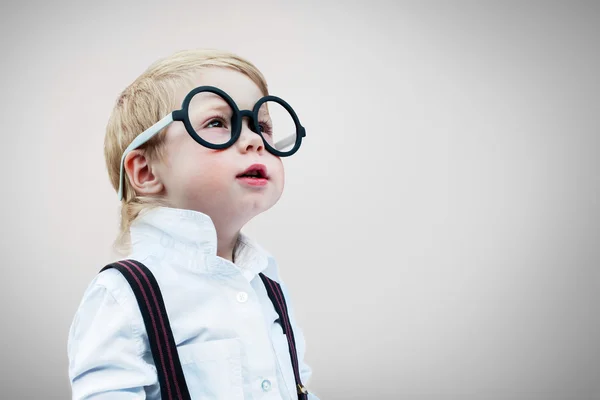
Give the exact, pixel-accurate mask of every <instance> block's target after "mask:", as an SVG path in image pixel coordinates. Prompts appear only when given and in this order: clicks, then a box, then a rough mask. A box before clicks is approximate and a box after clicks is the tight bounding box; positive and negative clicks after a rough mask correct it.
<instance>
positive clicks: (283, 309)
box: [259, 273, 308, 400]
mask: <svg viewBox="0 0 600 400" xmlns="http://www.w3.org/2000/svg"><path fill="white" fill-rule="evenodd" d="M259 276H260V278H261V279H262V281H263V283H264V285H265V287H266V289H267V293H268V295H269V298H270V299H271V302H272V303H273V306H274V307H275V311H277V314H279V319H280V321H281V326H282V328H283V333H285V336H286V337H287V341H288V347H289V350H290V356H291V359H292V367H293V369H294V378H295V379H296V391H297V393H298V400H308V391H307V390H306V388H305V387H304V385H303V384H302V380H301V379H300V369H299V367H298V353H297V352H296V339H295V338H294V331H293V330H292V324H291V323H290V318H289V315H288V309H287V305H286V303H285V297H284V296H283V291H282V290H281V286H280V285H279V283H277V282H275V281H274V280H272V279H270V278H268V277H266V276H265V275H264V274H262V273H261V274H259Z"/></svg>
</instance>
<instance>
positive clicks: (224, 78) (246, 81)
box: [177, 67, 264, 110]
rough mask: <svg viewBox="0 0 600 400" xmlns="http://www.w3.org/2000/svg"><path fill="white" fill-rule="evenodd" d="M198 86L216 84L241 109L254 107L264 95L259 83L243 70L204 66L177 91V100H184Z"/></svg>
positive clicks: (179, 102) (180, 101)
mask: <svg viewBox="0 0 600 400" xmlns="http://www.w3.org/2000/svg"><path fill="white" fill-rule="evenodd" d="M198 86H214V87H217V88H219V89H221V90H223V91H224V92H225V93H227V94H228V95H229V96H230V97H231V98H232V99H233V101H235V103H236V104H237V106H238V108H239V109H240V110H246V109H252V107H253V106H254V104H255V103H256V102H257V101H258V100H259V99H260V98H261V97H263V96H264V94H263V93H262V91H261V90H260V88H259V87H258V85H256V83H254V82H253V81H252V79H250V78H249V77H248V76H247V75H245V74H243V73H242V72H239V71H236V70H233V69H229V68H217V67H211V68H203V69H201V70H200V71H198V72H197V73H196V74H194V76H193V78H192V79H191V80H190V81H189V82H186V83H185V84H184V85H182V87H180V88H179V90H178V91H177V97H178V98H177V102H178V104H179V105H181V103H182V102H183V99H184V98H185V96H186V95H187V94H188V93H189V92H190V91H191V90H192V89H194V88H196V87H198Z"/></svg>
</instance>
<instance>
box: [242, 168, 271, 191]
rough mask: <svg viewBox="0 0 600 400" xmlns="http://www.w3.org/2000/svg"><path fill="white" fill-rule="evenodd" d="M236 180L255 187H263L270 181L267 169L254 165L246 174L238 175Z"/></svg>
mask: <svg viewBox="0 0 600 400" xmlns="http://www.w3.org/2000/svg"><path fill="white" fill-rule="evenodd" d="M236 178H238V179H240V180H242V181H243V182H245V183H247V184H250V185H253V186H263V185H265V184H266V183H267V181H268V180H269V175H268V174H267V167H265V166H264V165H263V164H252V165H251V166H250V167H248V168H247V169H246V170H245V171H244V172H242V173H241V174H238V175H237V176H236Z"/></svg>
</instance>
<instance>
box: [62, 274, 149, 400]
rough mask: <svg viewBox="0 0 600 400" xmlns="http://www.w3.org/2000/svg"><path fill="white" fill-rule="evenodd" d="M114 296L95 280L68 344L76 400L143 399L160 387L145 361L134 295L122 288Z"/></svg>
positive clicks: (87, 291) (70, 376) (124, 287)
mask: <svg viewBox="0 0 600 400" xmlns="http://www.w3.org/2000/svg"><path fill="white" fill-rule="evenodd" d="M108 272H110V271H106V273H108ZM123 281H125V278H124V277H123ZM127 289H128V290H127ZM116 293H117V294H118V295H117V296H115V295H114V294H113V293H111V291H109V290H108V289H107V287H105V286H103V285H100V284H97V283H94V282H93V283H92V284H91V285H90V286H89V287H88V289H87V290H86V292H85V294H84V296H83V299H82V301H81V303H80V305H79V308H78V309H77V311H76V313H75V316H74V318H73V322H72V324H71V327H70V330H69V338H68V344H67V352H68V357H69V379H70V382H71V389H72V396H73V397H72V398H73V400H84V399H111V400H131V399H145V398H146V388H150V387H151V386H155V387H157V385H158V384H157V381H158V379H157V376H156V368H155V366H154V365H153V364H151V363H149V362H147V361H146V360H145V359H144V357H143V355H144V354H146V352H147V345H146V344H145V343H147V341H145V340H144V336H145V330H144V329H143V319H142V316H141V313H140V311H139V308H137V302H136V299H135V297H134V294H133V291H132V290H131V288H130V287H129V286H125V285H123V287H121V288H119V290H118V291H116ZM136 311H137V312H136Z"/></svg>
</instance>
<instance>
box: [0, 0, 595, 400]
mask: <svg viewBox="0 0 600 400" xmlns="http://www.w3.org/2000/svg"><path fill="white" fill-rule="evenodd" d="M0 18H1V24H0V46H1V47H0V54H1V55H2V63H1V66H0V68H1V74H0V80H1V84H2V85H1V87H2V96H1V99H2V100H1V101H2V107H1V110H2V134H1V136H0V137H1V140H2V143H1V149H2V150H1V151H2V154H3V157H2V158H1V162H2V172H3V185H2V190H3V195H2V230H3V237H2V249H1V250H2V251H1V257H2V267H3V270H2V271H3V275H2V290H1V295H2V303H1V304H2V305H1V309H2V316H3V318H2V329H1V334H2V337H1V341H0V343H1V344H2V353H1V358H2V363H1V365H2V370H1V371H0V379H1V381H2V388H1V390H0V398H2V399H11V400H12V399H67V398H69V396H70V387H69V382H68V377H67V354H66V341H67V334H68V329H69V325H70V323H71V319H72V317H73V314H74V312H75V310H76V308H77V305H78V303H79V301H80V299H81V296H82V294H83V291H84V289H85V287H86V285H87V284H88V283H89V281H90V280H91V279H92V277H93V276H94V275H95V274H96V273H97V271H98V270H99V269H100V268H101V267H102V266H104V265H105V264H106V263H108V262H109V261H111V260H112V259H113V257H115V255H114V254H113V253H112V252H111V247H110V246H111V243H112V241H113V239H114V237H115V234H116V232H117V222H118V220H117V216H118V201H117V198H116V194H115V193H114V191H113V190H112V188H111V187H110V185H109V183H108V178H107V174H106V172H105V169H104V159H103V153H102V146H103V138H104V128H105V125H106V122H107V119H108V115H109V113H110V110H111V108H112V106H113V103H114V101H115V100H116V97H117V96H118V94H119V92H120V91H121V90H122V89H123V88H124V87H125V86H126V85H128V84H129V83H130V82H131V81H132V80H133V79H134V78H135V77H136V76H138V75H139V74H140V73H141V72H142V71H143V70H144V69H145V68H146V67H147V66H148V65H149V64H150V63H151V62H153V61H154V60H156V59H157V58H159V57H162V56H166V55H169V54H171V53H172V52H174V51H176V50H180V49H186V48H194V47H216V48H222V49H227V50H231V51H234V52H237V53H239V54H241V55H242V56H245V57H248V58H249V59H250V60H251V61H253V62H254V63H256V64H257V66H258V67H259V68H260V69H261V70H262V71H263V72H264V73H265V75H266V77H267V79H268V81H269V84H270V87H271V89H272V92H273V93H274V94H276V95H279V96H281V97H283V98H285V99H286V100H288V101H289V102H290V103H291V104H293V106H294V108H295V109H296V110H297V112H298V113H299V115H300V116H301V119H302V121H303V123H304V125H305V126H306V128H307V132H308V133H307V138H306V141H305V142H304V143H303V148H302V149H301V151H300V152H299V153H298V154H297V155H295V156H294V157H291V158H290V159H286V160H285V161H284V164H285V167H286V172H287V187H286V191H285V193H284V196H283V197H282V199H281V201H280V203H279V204H277V205H276V206H275V207H274V208H273V209H272V210H270V211H269V212H267V213H265V214H263V215H261V216H259V217H258V218H257V219H256V220H255V221H253V222H252V223H251V224H250V225H249V226H247V227H246V232H247V233H248V234H250V235H253V236H255V237H256V238H257V239H258V240H259V241H260V242H261V243H263V245H264V246H265V247H266V248H268V249H270V250H271V251H272V252H273V253H274V254H275V255H276V256H277V258H278V259H279V262H280V265H281V268H282V273H283V276H284V278H285V279H286V280H287V282H288V283H289V286H290V289H291V293H292V295H293V298H294V301H295V304H296V308H297V312H298V318H299V321H300V323H301V325H302V326H303V328H304V330H305V333H306V337H307V344H308V353H307V360H308V362H309V363H310V364H311V365H312V366H313V368H314V377H313V379H312V381H311V382H310V384H309V387H310V388H311V389H312V390H314V391H315V392H316V393H318V394H319V395H320V396H321V398H322V399H324V400H326V399H411V400H440V399H444V400H446V399H450V400H453V399H456V400H471V399H472V400H496V399H498V400H508V399H519V400H537V399H539V400H554V399H556V400H598V399H600V310H599V306H598V305H599V300H600V274H599V272H598V267H599V266H600V265H599V264H600V250H599V249H600V246H599V243H598V238H599V236H600V215H599V211H600V210H599V209H598V207H599V205H598V204H599V203H598V196H599V194H600V193H599V191H600V180H599V175H598V167H599V166H600V163H599V161H598V154H599V150H600V95H599V93H600V84H599V78H598V74H599V71H600V45H599V41H600V7H598V6H597V5H593V3H591V2H590V3H587V4H586V3H575V2H567V1H564V2H563V4H562V5H561V4H559V3H551V2H546V3H542V2H540V3H526V2H503V1H498V2H495V3H492V2H486V3H482V2H479V3H478V2H469V3H467V2H438V3H431V2H427V3H425V2H413V3H405V2H391V1H390V2H377V1H363V2H358V1H353V2H352V1H345V2H342V1H336V2H332V1H312V2H306V1H303V2H300V1H294V2H283V1H281V2H275V1H273V2H270V3H269V2H266V1H263V0H259V1H238V2H224V1H211V2H208V1H190V2H185V3H184V2H179V3H178V2H174V1H168V2H167V1H164V2H156V1H147V0H146V1H142V0H137V1H95V2H91V1H90V2H83V1H79V2H75V1H72V2H67V1H60V2H59V1H54V2H41V1H40V2H38V3H33V2H4V3H3V4H2V5H1V6H0Z"/></svg>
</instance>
